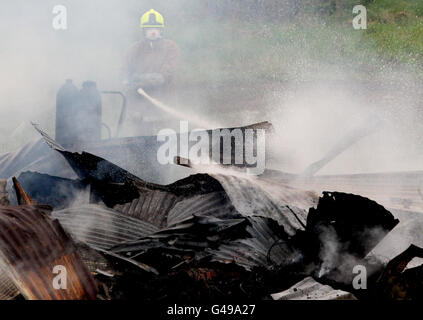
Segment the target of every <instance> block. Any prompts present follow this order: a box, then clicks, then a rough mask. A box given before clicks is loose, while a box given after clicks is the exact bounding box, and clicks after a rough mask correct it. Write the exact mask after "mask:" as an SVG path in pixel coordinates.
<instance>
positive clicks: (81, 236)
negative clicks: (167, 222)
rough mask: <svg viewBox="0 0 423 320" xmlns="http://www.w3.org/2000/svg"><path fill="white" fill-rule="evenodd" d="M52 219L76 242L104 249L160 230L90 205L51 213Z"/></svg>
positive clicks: (109, 210) (113, 211)
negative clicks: (56, 220)
mask: <svg viewBox="0 0 423 320" xmlns="http://www.w3.org/2000/svg"><path fill="white" fill-rule="evenodd" d="M52 217H53V218H56V219H58V220H59V221H60V223H61V225H62V226H63V227H64V228H65V230H66V231H68V232H69V234H70V235H71V236H72V237H73V238H75V239H76V240H78V241H81V242H83V243H86V244H88V245H90V246H93V247H96V248H101V249H104V250H107V249H108V248H110V247H112V246H115V245H117V244H119V243H122V242H126V241H134V240H136V239H139V238H142V237H145V236H148V235H149V234H152V233H154V232H157V231H158V230H159V229H158V228H157V227H155V226H154V225H153V224H150V223H147V222H144V221H141V220H139V219H135V218H133V217H130V216H128V215H126V214H123V213H120V212H117V211H115V210H112V209H108V208H105V207H102V206H99V205H93V204H89V205H83V206H78V207H71V208H67V209H63V210H60V211H54V212H53V213H52Z"/></svg>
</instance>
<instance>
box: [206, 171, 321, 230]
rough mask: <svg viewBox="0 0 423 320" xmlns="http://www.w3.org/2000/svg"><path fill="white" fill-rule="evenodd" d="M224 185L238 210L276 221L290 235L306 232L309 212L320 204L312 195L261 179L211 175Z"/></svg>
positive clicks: (248, 214) (245, 213)
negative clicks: (301, 231)
mask: <svg viewBox="0 0 423 320" xmlns="http://www.w3.org/2000/svg"><path fill="white" fill-rule="evenodd" d="M211 176H212V177H213V178H215V179H216V180H218V181H219V183H221V185H222V187H223V189H224V190H225V191H226V193H227V195H228V197H229V199H230V200H231V202H232V204H233V205H234V207H235V208H236V210H237V211H238V212H239V213H241V214H242V215H244V216H249V217H251V216H261V217H266V218H272V219H274V220H276V221H278V223H279V224H280V225H282V226H283V227H284V228H285V231H286V232H287V233H288V234H289V235H294V234H295V233H296V231H297V230H304V226H305V224H306V219H307V211H308V209H309V208H310V207H313V206H314V205H315V204H317V200H318V197H317V196H316V195H315V194H314V193H312V192H306V191H301V190H297V189H294V188H291V187H287V186H284V185H282V184H276V183H269V182H267V181H262V180H261V179H259V178H254V177H248V176H245V177H244V176H233V175H223V174H211Z"/></svg>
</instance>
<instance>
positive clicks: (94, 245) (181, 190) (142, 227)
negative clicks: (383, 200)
mask: <svg viewBox="0 0 423 320" xmlns="http://www.w3.org/2000/svg"><path fill="white" fill-rule="evenodd" d="M43 137H44V139H45V141H46V142H47V144H48V145H49V146H50V147H51V148H52V149H53V150H54V152H55V153H57V154H59V155H60V156H61V161H62V162H63V163H62V164H60V165H58V168H59V167H61V168H64V167H66V166H68V167H69V168H70V169H71V170H72V171H73V178H63V176H59V175H58V176H54V175H50V174H45V173H43V172H34V171H21V172H20V173H19V175H17V177H16V178H15V177H13V179H11V181H8V183H7V184H10V183H11V185H13V188H8V187H7V184H6V181H3V182H1V183H0V204H1V206H0V259H1V262H0V298H1V299H16V298H19V297H21V298H22V297H23V298H25V299H106V300H109V299H139V298H140V297H142V298H143V299H144V300H147V301H149V300H150V301H160V300H166V299H177V300H184V301H187V302H193V301H205V300H206V299H208V300H213V299H239V298H248V299H262V300H263V299H265V300H270V299H274V300H291V299H317V300H319V299H320V300H345V299H387V300H396V299H422V298H423V296H422V293H423V265H417V266H415V267H412V268H407V265H409V263H410V262H411V261H412V260H413V258H415V257H420V258H422V257H423V249H420V248H419V247H417V246H415V245H411V246H410V247H409V248H408V249H407V250H405V251H404V252H402V253H400V254H399V255H398V256H397V257H395V258H394V259H392V260H390V262H389V261H388V262H387V261H383V260H382V259H378V258H377V254H374V250H376V249H377V248H378V247H379V246H382V247H383V242H384V241H385V240H386V239H389V236H388V235H390V234H391V232H392V233H395V230H396V229H397V228H398V227H402V225H401V224H399V222H400V221H399V219H397V218H395V217H394V215H393V214H392V213H391V212H390V211H388V210H387V209H385V207H383V206H382V205H380V204H378V203H376V202H375V201H372V200H370V199H368V198H365V197H363V196H359V195H354V194H349V193H343V192H323V194H322V195H321V197H319V196H318V195H317V194H315V193H314V192H310V191H304V190H301V189H297V188H294V187H292V186H290V185H289V184H286V183H281V182H277V181H276V180H275V179H266V178H265V176H262V177H261V176H258V177H251V176H248V175H243V174H241V173H240V172H238V171H236V172H235V173H234V172H233V171H229V170H228V172H227V173H225V172H223V173H222V172H220V173H209V174H195V175H191V176H189V177H187V178H183V179H180V180H178V181H176V182H174V183H172V184H167V185H161V184H155V183H149V182H147V181H144V180H142V179H140V178H139V177H137V176H135V175H133V174H131V173H129V172H128V171H126V170H124V169H122V168H121V167H120V166H118V165H116V164H114V163H112V162H110V161H107V160H105V159H104V158H102V157H100V156H97V155H94V154H92V153H89V152H82V153H77V152H71V151H68V150H66V149H65V148H63V147H62V146H60V145H58V144H57V143H56V142H55V141H54V140H53V139H51V138H49V137H48V136H47V135H46V134H44V133H43ZM55 159H56V160H57V158H55ZM69 168H67V169H66V170H68V171H69V170H70V169H69ZM57 266H62V267H64V270H66V274H67V276H66V279H67V287H66V288H61V289H59V290H57V289H55V288H54V287H53V285H52V284H53V283H54V282H55V277H56V275H57V274H55V273H53V272H52V270H53V269H54V268H55V267H57ZM356 266H360V267H362V268H364V270H365V271H366V273H367V274H366V277H365V279H366V280H365V281H366V284H365V285H364V286H365V287H363V283H361V287H360V288H357V286H355V285H354V284H355V283H356V281H355V278H356V277H357V276H358V274H357V272H355V267H356Z"/></svg>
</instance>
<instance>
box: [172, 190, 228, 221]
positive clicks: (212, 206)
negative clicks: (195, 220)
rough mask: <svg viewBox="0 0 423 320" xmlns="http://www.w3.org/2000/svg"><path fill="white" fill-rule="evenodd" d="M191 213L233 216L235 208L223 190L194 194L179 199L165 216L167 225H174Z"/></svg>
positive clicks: (218, 216)
mask: <svg viewBox="0 0 423 320" xmlns="http://www.w3.org/2000/svg"><path fill="white" fill-rule="evenodd" d="M193 215H208V216H213V217H216V218H224V217H231V216H232V217H233V216H234V215H235V208H234V206H233V205H232V204H231V202H230V200H229V198H228V196H227V195H226V193H225V192H223V191H220V192H211V193H207V194H201V195H195V196H192V197H189V198H187V199H184V200H181V201H179V202H178V203H177V204H176V205H175V206H174V208H172V210H170V212H169V215H168V217H167V225H168V226H172V225H176V224H178V223H180V222H182V221H184V220H186V219H189V218H190V217H192V216H193Z"/></svg>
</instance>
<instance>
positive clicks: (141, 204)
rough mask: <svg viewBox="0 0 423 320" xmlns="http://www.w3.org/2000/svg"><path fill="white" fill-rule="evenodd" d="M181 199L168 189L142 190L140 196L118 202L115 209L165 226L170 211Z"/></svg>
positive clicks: (159, 225) (156, 224)
mask: <svg viewBox="0 0 423 320" xmlns="http://www.w3.org/2000/svg"><path fill="white" fill-rule="evenodd" d="M180 199H181V197H178V196H176V195H175V194H173V193H170V192H166V191H160V190H148V191H141V192H140V197H139V198H137V199H134V200H132V202H129V203H126V204H124V205H120V204H118V205H116V206H115V207H114V209H115V210H117V211H119V212H122V213H124V214H126V215H128V216H130V217H134V218H137V219H140V220H143V221H146V222H149V223H151V224H153V225H155V226H157V227H160V228H163V227H165V226H166V225H167V217H168V213H169V211H170V210H171V209H172V208H173V207H174V206H175V203H177V202H178V201H179V200H180Z"/></svg>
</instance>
